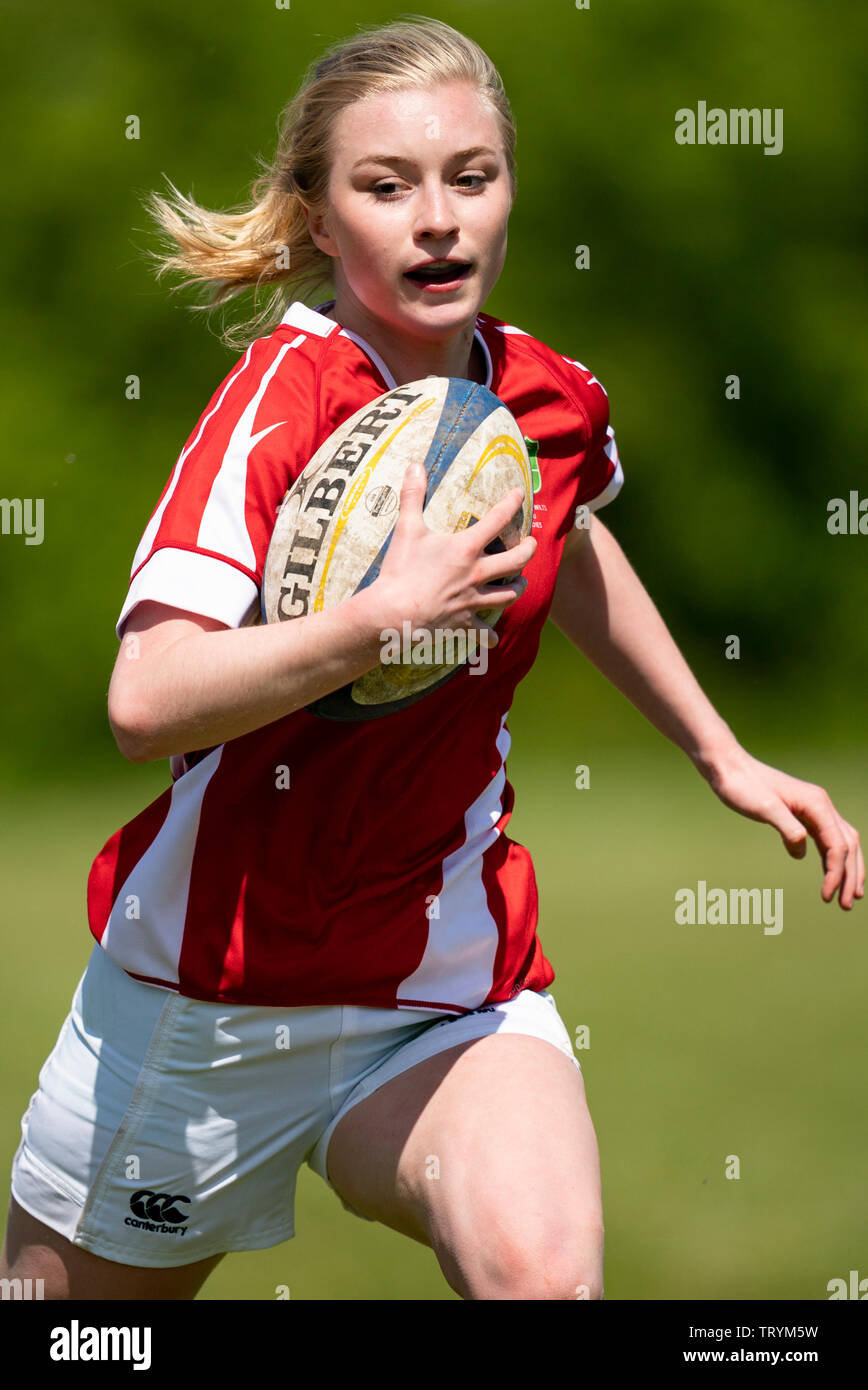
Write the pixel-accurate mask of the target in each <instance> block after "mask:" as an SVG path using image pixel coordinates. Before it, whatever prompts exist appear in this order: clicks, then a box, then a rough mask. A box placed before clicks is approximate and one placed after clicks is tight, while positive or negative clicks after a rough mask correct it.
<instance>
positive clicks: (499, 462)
mask: <svg viewBox="0 0 868 1390" xmlns="http://www.w3.org/2000/svg"><path fill="white" fill-rule="evenodd" d="M417 459H418V460H421V462H422V463H423V464H424V466H425V472H426V475H427V480H428V481H427V488H426V493H425V505H424V511H423V515H424V518H425V521H426V523H427V524H428V526H430V527H431V528H432V530H435V531H442V532H446V533H454V532H457V531H460V530H463V529H464V528H465V527H467V526H472V525H474V524H475V523H476V522H477V521H479V519H480V518H481V517H482V516H484V515H485V513H486V512H487V511H489V509H490V508H491V507H492V506H493V505H494V503H495V502H497V501H499V500H500V498H501V497H503V496H504V494H505V493H507V492H508V491H509V489H510V488H512V487H516V486H521V487H523V489H524V501H523V502H522V504H521V506H520V508H519V510H518V511H517V512H516V514H515V516H514V517H513V518H512V519H511V521H510V522H509V523H508V524H507V526H506V527H505V528H504V529H503V531H502V532H501V533H500V535H499V536H498V537H496V538H495V540H494V541H493V542H492V543H491V544H490V545H489V546H487V547H486V549H487V550H488V551H489V552H494V551H499V550H503V549H510V548H511V547H512V546H514V545H517V544H518V542H519V541H520V540H521V539H522V537H524V536H528V535H529V534H530V529H531V520H532V493H533V486H532V481H531V472H530V463H529V460H528V454H527V447H526V445H525V441H524V437H523V435H522V433H521V430H520V429H519V427H518V423H517V421H516V420H515V418H514V416H513V415H512V413H511V412H510V411H509V410H508V409H507V407H506V406H505V405H504V404H503V402H502V401H501V400H499V399H498V397H497V396H495V395H494V394H493V392H491V391H489V390H488V389H487V388H486V387H485V386H482V385H480V384H479V383H477V382H473V381H467V380H465V379H464V378H463V377H438V376H428V377H424V378H422V379H421V380H420V381H411V382H408V383H406V384H405V385H402V386H398V387H395V388H394V389H393V390H391V391H386V392H384V393H383V395H381V396H377V397H376V399H375V400H372V401H369V402H368V404H367V405H365V406H363V407H362V409H361V410H358V411H356V413H355V415H353V416H351V417H350V418H349V419H348V420H345V421H344V422H343V424H341V425H340V426H339V427H338V428H337V429H336V430H335V431H334V432H333V433H332V434H331V435H330V436H329V438H328V439H327V440H326V441H325V442H324V443H323V444H322V446H321V447H320V448H319V449H318V450H317V452H316V453H315V454H314V456H313V458H312V459H311V460H310V462H309V463H308V464H307V465H306V467H305V468H304V469H303V471H302V472H301V473H300V474H299V476H298V478H297V479H296V481H295V482H294V484H293V486H292V487H291V488H290V489H289V490H288V492H287V493H286V494H285V496H284V498H283V501H282V503H281V505H280V507H279V508H278V512H277V518H276V522H275V527H274V532H273V534H272V537H271V541H270V544H269V548H268V554H267V556H266V561H265V570H264V575H263V584H262V618H263V621H265V622H272V623H273V622H286V621H288V620H291V619H293V618H300V617H304V616H305V615H306V614H308V613H317V612H321V611H322V610H324V609H328V608H332V607H334V606H335V605H336V604H338V603H341V602H343V600H344V599H346V598H348V597H349V596H350V595H351V594H354V593H356V592H357V591H358V590H359V589H363V588H365V587H366V586H367V585H368V584H372V583H373V582H374V580H375V579H376V578H377V575H378V574H379V572H380V567H381V565H382V563H383V560H384V558H385V555H386V552H387V551H388V548H389V542H390V540H391V537H392V532H393V529H394V526H395V522H396V520H397V517H398V504H399V498H400V493H401V487H402V484H403V480H404V473H405V472H406V470H407V468H408V466H409V464H410V463H412V462H414V461H415V460H417ZM502 611H503V610H502V608H490V609H483V610H481V611H480V614H479V616H480V617H481V618H482V619H483V621H484V622H486V623H488V624H489V625H490V626H494V624H495V623H496V622H497V619H498V618H499V617H500V614H501V613H502ZM464 637H465V641H464V642H463V644H459V652H456V650H455V649H454V647H453V646H452V645H451V644H450V645H449V647H448V649H447V648H446V647H445V646H444V645H443V644H441V646H440V649H439V651H438V649H437V648H436V646H435V647H433V648H432V649H431V652H430V654H429V655H427V659H426V655H425V653H424V652H423V654H422V656H419V655H418V654H416V655H413V654H412V653H410V654H408V651H407V643H405V644H404V652H403V656H402V658H401V660H394V659H392V660H389V661H386V660H384V661H381V662H380V664H379V665H378V666H376V667H375V668H374V669H373V670H371V671H369V672H366V673H365V674H364V675H363V676H360V677H359V678H358V679H357V680H355V681H353V682H351V683H350V684H348V685H346V686H343V687H342V688H341V689H339V690H335V691H332V692H331V693H330V694H328V695H325V696H323V697H322V699H319V700H316V701H314V702H313V703H312V704H311V705H309V706H307V708H308V709H309V710H311V711H312V712H313V713H315V714H318V715H321V716H323V717H325V718H329V719H339V720H360V719H377V718H381V717H382V716H384V715H387V714H391V713H394V712H395V711H397V710H400V709H404V708H406V706H408V705H410V704H413V703H414V702H415V701H416V700H419V699H421V698H422V697H423V696H424V695H427V694H430V692H431V691H433V690H435V689H437V687H438V686H440V685H442V684H443V682H444V681H446V680H449V679H450V678H451V677H452V676H453V675H455V674H456V673H457V671H458V670H459V669H460V668H461V666H462V665H463V664H464V662H465V661H466V660H467V659H468V656H469V655H471V654H472V653H473V652H474V651H475V644H476V642H477V641H478V637H479V634H478V633H477V632H475V631H472V632H470V633H466V634H464ZM420 645H421V644H420ZM460 645H463V646H464V647H465V651H464V653H463V655H461V654H460ZM438 658H439V659H438Z"/></svg>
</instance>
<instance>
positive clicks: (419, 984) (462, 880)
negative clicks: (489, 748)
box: [397, 715, 511, 1009]
mask: <svg viewBox="0 0 868 1390" xmlns="http://www.w3.org/2000/svg"><path fill="white" fill-rule="evenodd" d="M506 719H507V716H506V715H504V716H503V719H502V720H501V724H500V732H499V734H498V736H497V750H498V752H499V753H500V759H501V762H500V768H499V770H498V772H497V773H496V775H495V776H494V777H492V779H491V781H490V782H489V783H488V786H487V787H486V788H485V790H484V791H483V792H482V793H481V794H480V795H479V796H478V797H477V798H476V800H475V801H474V802H473V804H472V805H471V806H470V807H469V808H468V810H467V813H466V814H465V817H464V826H465V831H466V834H465V838H464V842H463V844H461V845H459V847H458V849H456V850H454V851H453V852H452V854H448V855H447V856H446V858H445V859H444V860H443V886H442V888H441V889H440V892H439V894H438V904H437V907H438V910H439V916H438V917H434V916H432V917H431V918H430V919H429V922H428V941H427V944H426V946H425V952H424V954H423V956H422V959H421V961H420V962H419V965H418V967H417V968H416V970H414V971H413V974H412V975H408V976H407V978H406V979H405V980H402V982H401V984H400V985H399V986H398V991H397V999H398V1000H399V1001H400V1000H401V999H439V998H440V997H441V994H442V990H443V981H444V979H448V980H449V982H450V989H451V997H452V998H453V999H461V1000H462V1001H463V1002H464V1003H465V1005H466V1007H468V1008H471V1009H475V1008H478V1007H479V1005H480V1004H481V1003H482V1002H483V1001H484V1000H485V999H486V998H487V997H488V995H489V994H490V993H491V988H492V984H493V982H494V963H495V957H496V955H497V947H498V942H499V933H498V926H497V922H496V921H495V919H494V917H493V916H492V914H491V910H490V909H489V906H488V900H487V898H486V893H485V884H484V883H483V879H482V870H483V867H484V865H483V857H482V856H483V855H484V853H485V851H486V850H487V849H488V848H489V846H490V845H493V844H494V842H495V841H496V840H497V838H498V836H499V834H500V831H499V830H496V829H495V826H496V825H497V822H498V821H499V820H500V818H501V816H502V814H503V789H504V786H505V784H506V768H505V766H504V765H505V762H506V755H507V753H508V752H509V745H510V741H511V740H510V735H509V731H508V729H507V727H506Z"/></svg>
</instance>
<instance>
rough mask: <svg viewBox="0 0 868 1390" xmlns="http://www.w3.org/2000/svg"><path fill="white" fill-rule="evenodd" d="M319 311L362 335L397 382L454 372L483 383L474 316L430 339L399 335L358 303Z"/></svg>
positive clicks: (336, 303) (483, 366) (336, 304)
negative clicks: (446, 333) (441, 336)
mask: <svg viewBox="0 0 868 1390" xmlns="http://www.w3.org/2000/svg"><path fill="white" fill-rule="evenodd" d="M319 312H320V313H321V314H323V315H324V316H325V317H326V318H330V319H333V320H334V321H335V323H339V324H340V325H341V327H342V328H346V329H347V331H348V332H350V333H356V334H358V336H359V337H360V338H364V340H365V342H366V343H369V344H370V345H371V347H372V348H373V349H374V350H375V352H377V353H379V355H380V357H382V359H383V361H384V362H385V364H386V366H387V367H388V368H389V371H390V372H391V373H392V376H393V377H394V379H395V383H396V385H398V386H402V385H404V384H405V383H406V382H408V381H419V380H420V379H421V378H422V377H424V376H456V377H464V378H466V379H467V380H468V381H477V382H479V383H480V384H483V385H484V383H485V380H486V377H487V375H488V372H487V363H486V361H485V354H484V353H483V351H482V348H481V347H480V346H479V343H478V342H477V340H476V337H475V329H476V318H475V316H474V318H473V320H472V321H471V322H470V323H468V324H465V325H464V326H463V327H462V328H460V329H459V330H458V331H457V332H456V333H454V334H452V335H451V336H450V337H449V338H445V339H442V340H436V341H431V340H429V339H422V338H407V337H401V338H400V339H399V338H398V337H397V336H396V335H395V333H394V332H393V331H392V330H390V329H389V327H388V325H387V324H383V323H382V322H381V321H380V320H379V319H376V318H374V317H373V316H372V315H371V314H369V313H368V312H367V310H365V309H364V307H363V306H361V305H356V304H353V305H347V304H346V302H344V303H341V302H340V301H339V300H335V301H334V302H333V303H331V304H330V305H328V306H327V307H324V308H322V309H321V310H320V311H319Z"/></svg>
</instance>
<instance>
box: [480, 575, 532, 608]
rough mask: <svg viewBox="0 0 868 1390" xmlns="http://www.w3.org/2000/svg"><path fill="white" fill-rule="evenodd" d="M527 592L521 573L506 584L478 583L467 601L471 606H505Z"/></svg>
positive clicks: (525, 581) (525, 582)
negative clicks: (487, 584)
mask: <svg viewBox="0 0 868 1390" xmlns="http://www.w3.org/2000/svg"><path fill="white" fill-rule="evenodd" d="M526 592H527V580H526V579H525V577H524V575H523V574H520V575H517V576H516V578H515V579H514V580H512V581H511V582H510V583H508V584H502V585H492V586H491V588H488V586H482V585H480V586H479V588H477V589H476V591H475V593H471V595H470V598H469V599H468V602H469V603H470V604H471V605H472V606H473V608H476V609H478V608H505V607H506V606H507V605H508V604H510V603H515V601H516V599H519V598H521V596H522V594H524V593H526Z"/></svg>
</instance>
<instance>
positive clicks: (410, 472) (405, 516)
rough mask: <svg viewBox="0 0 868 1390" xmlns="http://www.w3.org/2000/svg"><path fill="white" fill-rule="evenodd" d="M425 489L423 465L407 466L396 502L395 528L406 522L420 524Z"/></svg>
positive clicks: (426, 482)
mask: <svg viewBox="0 0 868 1390" xmlns="http://www.w3.org/2000/svg"><path fill="white" fill-rule="evenodd" d="M427 489H428V475H427V473H426V472H425V465H424V464H422V463H411V464H409V465H408V467H407V469H406V471H405V473H404V480H403V482H402V484H401V496H400V499H399V502H398V517H397V520H396V522H395V526H396V527H397V526H399V525H400V524H401V523H402V522H403V523H404V524H405V525H406V523H407V521H415V522H421V520H422V512H423V511H424V508H425V493H426V491H427Z"/></svg>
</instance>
